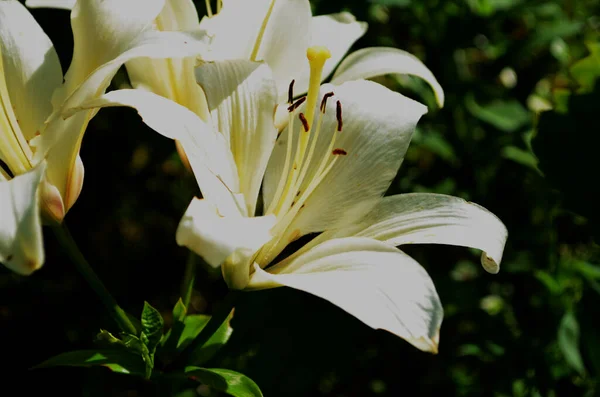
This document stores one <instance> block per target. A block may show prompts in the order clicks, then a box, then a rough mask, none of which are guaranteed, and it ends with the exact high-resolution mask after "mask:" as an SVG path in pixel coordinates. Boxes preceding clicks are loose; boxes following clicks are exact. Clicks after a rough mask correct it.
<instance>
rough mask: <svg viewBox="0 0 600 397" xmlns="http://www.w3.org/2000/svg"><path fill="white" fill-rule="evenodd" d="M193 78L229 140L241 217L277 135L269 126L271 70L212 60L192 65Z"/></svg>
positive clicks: (250, 209)
mask: <svg viewBox="0 0 600 397" xmlns="http://www.w3.org/2000/svg"><path fill="white" fill-rule="evenodd" d="M196 79H197V81H198V83H199V84H200V86H201V87H202V88H203V90H204V92H205V93H206V97H207V99H208V105H209V109H210V112H211V115H212V121H213V123H214V124H215V127H216V129H217V130H219V131H220V132H221V133H222V134H223V135H224V136H225V139H227V140H228V141H229V144H230V148H231V151H232V153H233V158H234V159H235V163H236V165H237V170H238V175H239V181H240V190H239V191H240V192H241V193H242V194H243V195H244V197H245V201H246V207H247V208H246V209H247V212H246V215H247V216H253V215H254V212H255V209H256V200H257V198H258V193H259V190H260V185H261V182H262V178H263V175H264V173H265V169H266V168H267V163H268V161H269V157H270V156H271V152H272V150H273V146H274V145H275V140H276V139H277V130H276V129H275V125H274V124H273V109H274V108H275V105H276V103H277V102H276V101H277V90H276V87H275V82H274V81H273V76H272V73H271V70H270V69H269V67H268V66H267V65H266V64H263V63H257V62H250V61H241V60H240V61H223V62H214V63H209V64H205V65H203V66H201V67H199V68H197V69H196Z"/></svg>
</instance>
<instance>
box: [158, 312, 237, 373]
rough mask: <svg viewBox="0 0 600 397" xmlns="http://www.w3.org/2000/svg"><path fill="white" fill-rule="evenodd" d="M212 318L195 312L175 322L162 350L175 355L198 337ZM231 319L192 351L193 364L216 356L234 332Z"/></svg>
mask: <svg viewBox="0 0 600 397" xmlns="http://www.w3.org/2000/svg"><path fill="white" fill-rule="evenodd" d="M210 318H211V316H208V315H204V314H193V315H189V316H186V317H184V319H183V321H181V322H175V323H174V324H173V328H171V329H170V330H169V332H168V333H167V335H166V337H165V340H164V344H163V348H162V349H161V352H164V353H166V354H171V355H175V354H176V353H179V352H181V351H183V350H184V349H185V348H186V347H187V346H188V345H189V344H190V343H191V342H192V341H193V340H194V339H196V337H197V336H198V335H199V334H200V332H201V331H202V329H203V328H204V327H205V326H206V324H208V321H209V320H210ZM230 319H231V317H230V318H229V320H230ZM229 320H227V321H225V322H224V323H223V324H222V325H221V326H220V327H219V329H218V330H217V331H216V332H215V333H214V334H213V335H212V336H211V337H210V339H209V340H208V341H207V342H206V343H205V344H204V345H203V346H201V347H199V348H197V349H196V350H194V351H193V352H192V354H191V357H192V359H191V364H194V365H202V364H204V363H205V362H207V361H208V360H210V359H211V358H212V357H214V355H215V354H216V353H217V352H218V351H219V349H220V348H221V347H222V346H223V345H224V344H225V343H227V341H228V340H229V338H230V337H231V334H232V333H233V329H232V328H231V326H230V325H229Z"/></svg>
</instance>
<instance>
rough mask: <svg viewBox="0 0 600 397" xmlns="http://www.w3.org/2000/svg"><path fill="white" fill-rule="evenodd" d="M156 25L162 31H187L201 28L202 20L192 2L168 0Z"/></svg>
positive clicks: (190, 0)
mask: <svg viewBox="0 0 600 397" xmlns="http://www.w3.org/2000/svg"><path fill="white" fill-rule="evenodd" d="M155 24H156V28H157V29H158V30H162V31H187V30H194V29H197V28H199V26H200V18H199V17H198V10H196V6H195V5H194V2H193V1H192V0H166V1H165V6H164V7H163V9H162V11H161V12H160V14H158V17H157V18H156V21H155Z"/></svg>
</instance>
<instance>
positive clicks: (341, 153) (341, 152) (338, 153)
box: [331, 149, 348, 156]
mask: <svg viewBox="0 0 600 397" xmlns="http://www.w3.org/2000/svg"><path fill="white" fill-rule="evenodd" d="M331 154H333V155H334V156H345V155H347V154H348V152H347V151H345V150H344V149H333V152H331Z"/></svg>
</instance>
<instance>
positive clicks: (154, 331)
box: [140, 302, 164, 378]
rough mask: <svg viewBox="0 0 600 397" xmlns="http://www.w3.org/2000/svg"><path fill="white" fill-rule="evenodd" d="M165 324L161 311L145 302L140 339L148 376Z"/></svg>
mask: <svg viewBox="0 0 600 397" xmlns="http://www.w3.org/2000/svg"><path fill="white" fill-rule="evenodd" d="M163 326H164V321H163V318H162V316H161V315H160V312H159V311H158V310H156V309H155V308H153V307H152V306H151V305H150V304H149V303H148V302H144V310H143V311H142V333H141V334H140V340H141V342H142V344H143V349H142V357H143V359H144V362H145V363H146V378H150V376H151V375H152V369H154V352H155V351H156V346H158V344H159V343H160V340H161V338H162V335H163Z"/></svg>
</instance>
